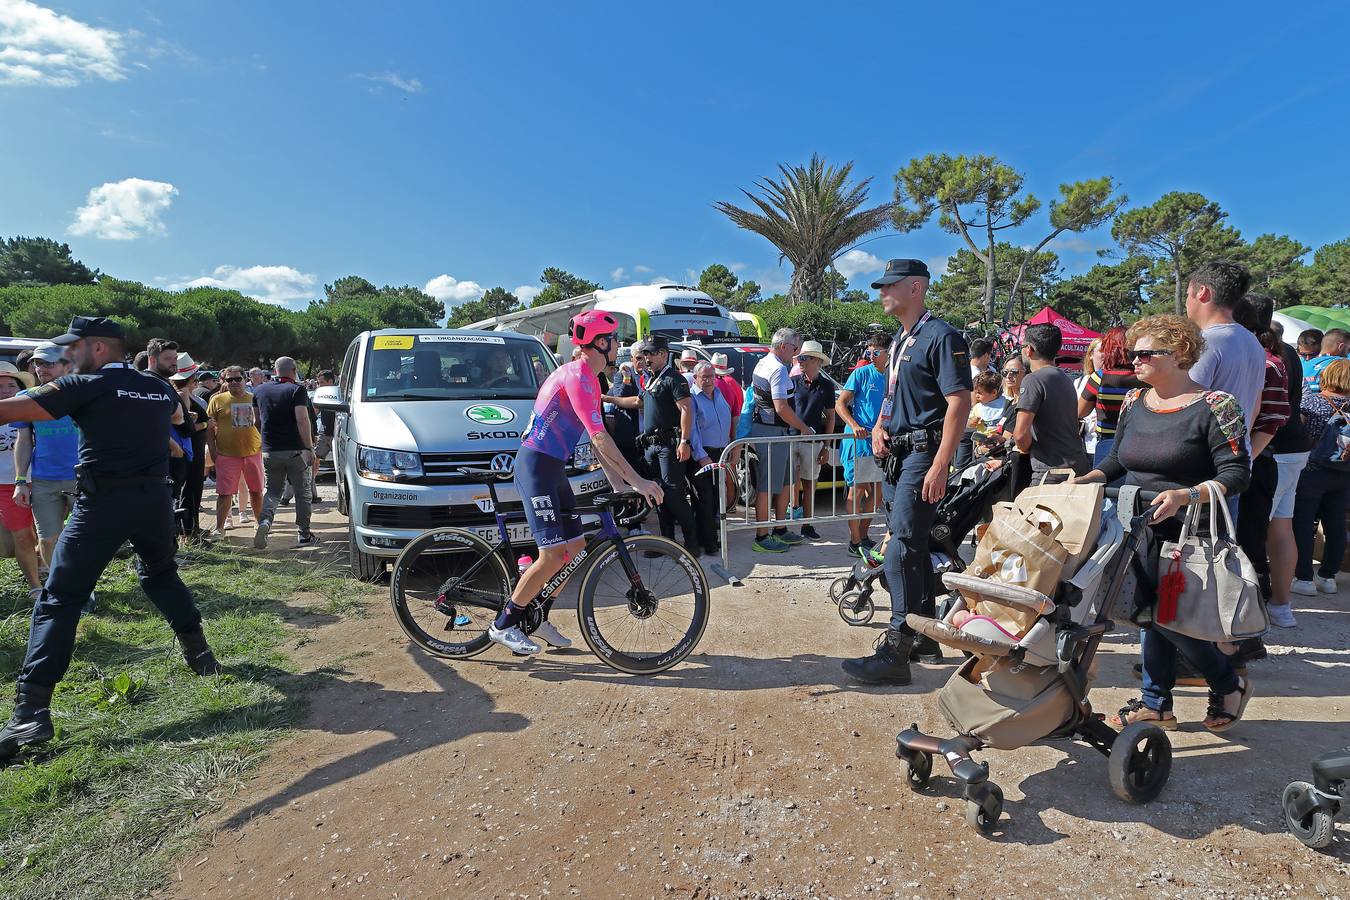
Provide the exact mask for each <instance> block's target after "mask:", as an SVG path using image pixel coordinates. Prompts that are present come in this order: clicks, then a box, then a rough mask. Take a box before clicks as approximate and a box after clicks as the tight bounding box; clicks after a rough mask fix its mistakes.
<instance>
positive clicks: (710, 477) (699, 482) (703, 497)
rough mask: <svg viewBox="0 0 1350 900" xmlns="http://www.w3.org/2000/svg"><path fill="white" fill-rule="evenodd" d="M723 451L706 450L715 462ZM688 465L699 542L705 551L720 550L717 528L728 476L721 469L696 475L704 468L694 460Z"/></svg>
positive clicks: (717, 448) (720, 449)
mask: <svg viewBox="0 0 1350 900" xmlns="http://www.w3.org/2000/svg"><path fill="white" fill-rule="evenodd" d="M722 449H723V448H721V447H705V448H704V450H706V451H707V453H708V456H709V457H710V458H711V459H712V460H713V462H716V461H717V460H719V459H721V458H722ZM686 465H688V466H689V480H690V482H691V483H692V484H693V485H694V527H695V529H696V530H697V531H698V542H699V544H700V545H702V547H703V549H704V550H707V551H710V552H711V551H714V550H718V549H720V548H721V546H722V538H721V533H720V531H719V529H718V527H717V526H718V518H717V517H718V515H719V514H720V511H721V509H722V507H721V501H722V493H723V492H724V491H725V490H726V483H727V478H726V474H725V473H724V472H723V471H722V470H721V469H713V470H712V471H711V472H705V473H703V474H702V475H695V474H694V473H696V472H697V471H698V470H699V469H700V468H702V467H701V466H700V465H699V464H698V463H697V462H696V461H694V460H692V459H691V460H689V462H688V463H686Z"/></svg>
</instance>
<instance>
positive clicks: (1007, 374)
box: [1003, 369, 1022, 378]
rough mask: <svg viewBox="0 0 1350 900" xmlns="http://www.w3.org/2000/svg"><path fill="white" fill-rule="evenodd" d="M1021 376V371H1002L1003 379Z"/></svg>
mask: <svg viewBox="0 0 1350 900" xmlns="http://www.w3.org/2000/svg"><path fill="white" fill-rule="evenodd" d="M1021 374H1022V370H1021V369H1004V370H1003V377H1004V378H1012V377H1013V376H1014V375H1021Z"/></svg>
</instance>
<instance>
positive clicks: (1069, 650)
mask: <svg viewBox="0 0 1350 900" xmlns="http://www.w3.org/2000/svg"><path fill="white" fill-rule="evenodd" d="M1106 496H1107V497H1109V498H1113V499H1115V501H1116V506H1115V510H1116V512H1115V515H1113V516H1107V517H1104V523H1103V527H1102V529H1101V534H1100V537H1099V538H1098V540H1097V542H1096V544H1095V548H1094V549H1093V550H1092V553H1091V556H1089V557H1088V558H1087V559H1086V561H1085V562H1083V564H1082V565H1081V566H1079V567H1078V569H1077V571H1075V572H1070V571H1068V570H1067V569H1066V570H1065V571H1064V572H1063V573H1062V574H1061V579H1060V582H1059V584H1058V587H1057V589H1056V591H1055V596H1054V597H1053V598H1051V597H1047V596H1046V595H1045V594H1042V593H1040V592H1039V591H1035V590H1031V589H1029V588H1026V587H1019V586H1015V585H1010V584H1006V583H1003V582H999V581H995V580H992V579H983V578H979V577H976V576H972V575H966V574H962V573H959V572H948V573H947V574H946V575H944V576H943V582H944V584H945V585H946V586H947V587H948V588H950V589H952V590H957V591H960V592H961V594H962V597H961V598H959V599H957V600H956V601H955V603H954V604H953V605H952V608H951V609H950V610H949V611H948V612H947V614H946V615H945V616H944V617H943V618H942V619H941V620H937V619H932V618H926V617H923V616H918V615H914V614H910V615H909V616H908V617H907V622H908V624H909V626H910V627H911V628H913V629H914V630H915V631H918V632H919V633H920V634H925V635H927V636H929V637H932V638H934V639H935V640H937V641H939V642H940V643H943V644H946V645H947V646H949V647H953V648H955V649H957V650H962V651H965V652H966V653H968V654H970V658H968V659H967V660H966V661H965V662H964V663H963V664H962V665H961V667H960V668H959V669H958V670H957V671H956V673H955V674H953V675H952V677H951V679H950V680H949V681H948V682H947V684H946V685H945V686H944V687H943V688H942V691H941V692H940V693H939V695H938V708H939V709H940V710H941V711H942V713H943V715H944V717H946V719H947V720H948V722H950V723H951V725H952V727H953V728H955V729H956V731H957V735H956V736H955V737H952V738H947V739H939V738H937V737H934V736H931V735H927V734H924V733H922V732H921V731H919V728H918V725H917V724H915V725H911V726H910V727H909V728H906V729H905V730H904V731H902V732H900V734H899V735H897V736H896V751H895V752H896V756H897V757H898V758H899V759H900V761H901V764H902V766H903V767H904V770H905V774H906V781H908V783H909V785H910V787H911V789H913V790H919V789H921V788H923V787H925V786H926V785H927V784H928V781H929V778H930V777H931V776H932V771H933V755H934V754H941V755H942V757H943V759H945V760H946V761H947V764H948V765H949V766H951V770H952V774H953V775H955V776H956V778H957V780H958V781H960V782H961V783H962V785H963V786H964V788H963V794H964V796H965V798H966V801H967V804H966V807H967V809H966V820H967V821H968V822H969V823H970V824H971V825H973V826H974V827H976V828H978V829H979V830H980V831H982V832H985V833H988V832H990V831H992V830H993V829H994V828H995V827H996V824H997V822H998V818H999V815H1000V814H1001V812H1002V809H1003V791H1002V790H1001V789H1000V788H999V787H998V785H996V784H994V783H992V782H991V781H989V765H988V763H977V762H975V760H974V759H972V758H971V753H972V752H974V751H976V750H980V749H982V748H984V747H993V748H996V749H1000V750H1015V749H1017V748H1019V747H1024V746H1026V745H1027V744H1030V743H1032V742H1034V741H1040V740H1050V739H1073V740H1082V741H1085V742H1086V743H1087V744H1089V745H1090V746H1092V747H1093V748H1095V749H1096V750H1098V751H1100V752H1101V753H1103V754H1105V755H1106V756H1107V757H1108V764H1107V769H1108V772H1109V776H1110V782H1111V788H1112V790H1114V791H1115V793H1116V794H1117V796H1119V797H1121V798H1122V799H1124V800H1129V801H1131V802H1135V803H1146V802H1148V801H1149V800H1152V799H1153V798H1154V797H1156V796H1157V795H1158V793H1159V792H1160V791H1161V790H1162V788H1163V786H1164V785H1165V784H1166V782H1167V778H1168V775H1169V774H1170V772H1171V766H1172V745H1171V743H1170V742H1169V741H1168V738H1167V734H1166V732H1164V731H1163V730H1162V729H1161V728H1159V727H1158V726H1157V725H1156V724H1154V723H1152V722H1136V723H1134V724H1132V725H1129V726H1128V727H1126V728H1125V729H1124V730H1122V731H1120V732H1116V731H1115V730H1114V729H1113V728H1111V727H1110V726H1108V725H1107V724H1106V722H1105V721H1104V720H1103V719H1102V718H1101V717H1100V716H1098V715H1097V714H1096V713H1094V712H1093V710H1092V705H1091V703H1090V702H1089V701H1088V691H1089V688H1090V685H1091V680H1092V676H1093V671H1094V669H1093V663H1094V660H1095V657H1096V653H1097V647H1098V645H1099V644H1100V643H1101V639H1102V635H1104V634H1105V633H1106V632H1107V631H1108V630H1109V629H1110V628H1111V627H1112V623H1111V622H1110V620H1109V619H1108V618H1107V615H1108V613H1109V611H1110V610H1111V608H1112V607H1113V605H1114V603H1115V601H1116V598H1117V597H1118V596H1119V594H1120V591H1121V587H1122V585H1123V584H1124V583H1125V580H1126V576H1127V575H1128V573H1129V569H1130V560H1131V559H1132V558H1133V557H1134V556H1135V555H1136V554H1137V553H1138V552H1139V548H1140V547H1141V546H1142V544H1143V541H1144V540H1145V538H1146V534H1147V519H1148V513H1147V512H1140V511H1139V509H1141V508H1142V506H1140V504H1146V503H1147V501H1149V500H1151V499H1152V497H1153V496H1154V495H1153V494H1152V493H1150V492H1145V491H1140V490H1139V489H1138V488H1135V487H1122V488H1119V489H1117V488H1107V489H1106ZM970 597H974V598H978V603H979V606H980V607H981V608H982V609H983V608H985V605H986V604H993V605H994V606H995V607H999V608H1003V609H1005V610H1008V611H1012V612H1015V613H1017V614H1018V615H1020V616H1021V617H1022V619H1023V621H1026V622H1029V623H1030V625H1029V627H1028V628H1027V629H1026V631H1025V632H1024V633H1023V634H1021V635H1020V636H1017V635H1009V634H1007V633H1006V632H1004V631H1002V630H1001V629H993V628H988V629H979V628H976V629H972V628H969V627H965V628H962V627H960V626H959V625H958V624H957V620H958V619H963V618H964V617H962V616H960V615H959V614H961V613H963V612H967V610H966V602H967V601H966V598H970ZM976 618H977V619H982V618H983V617H976Z"/></svg>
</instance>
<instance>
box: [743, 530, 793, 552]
mask: <svg viewBox="0 0 1350 900" xmlns="http://www.w3.org/2000/svg"><path fill="white" fill-rule="evenodd" d="M750 549H752V550H754V551H755V552H756V553H786V552H788V550H789V547H788V545H787V544H785V543H783V541H782V540H780V539H779V537H778V535H776V534H770V535H766V536H764V537H762V538H756V539H755V544H754V546H753V547H751V548H750Z"/></svg>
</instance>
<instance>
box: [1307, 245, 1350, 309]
mask: <svg viewBox="0 0 1350 900" xmlns="http://www.w3.org/2000/svg"><path fill="white" fill-rule="evenodd" d="M1301 281H1302V282H1303V298H1302V300H1301V302H1302V303H1306V304H1308V305H1309V306H1343V305H1345V304H1346V303H1350V238H1346V239H1345V240H1341V241H1337V242H1335V243H1334V244H1326V245H1324V246H1322V247H1319V248H1318V250H1317V252H1316V253H1314V254H1313V261H1312V265H1310V266H1308V267H1307V269H1306V270H1305V271H1304V272H1303V273H1302V278H1301Z"/></svg>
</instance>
